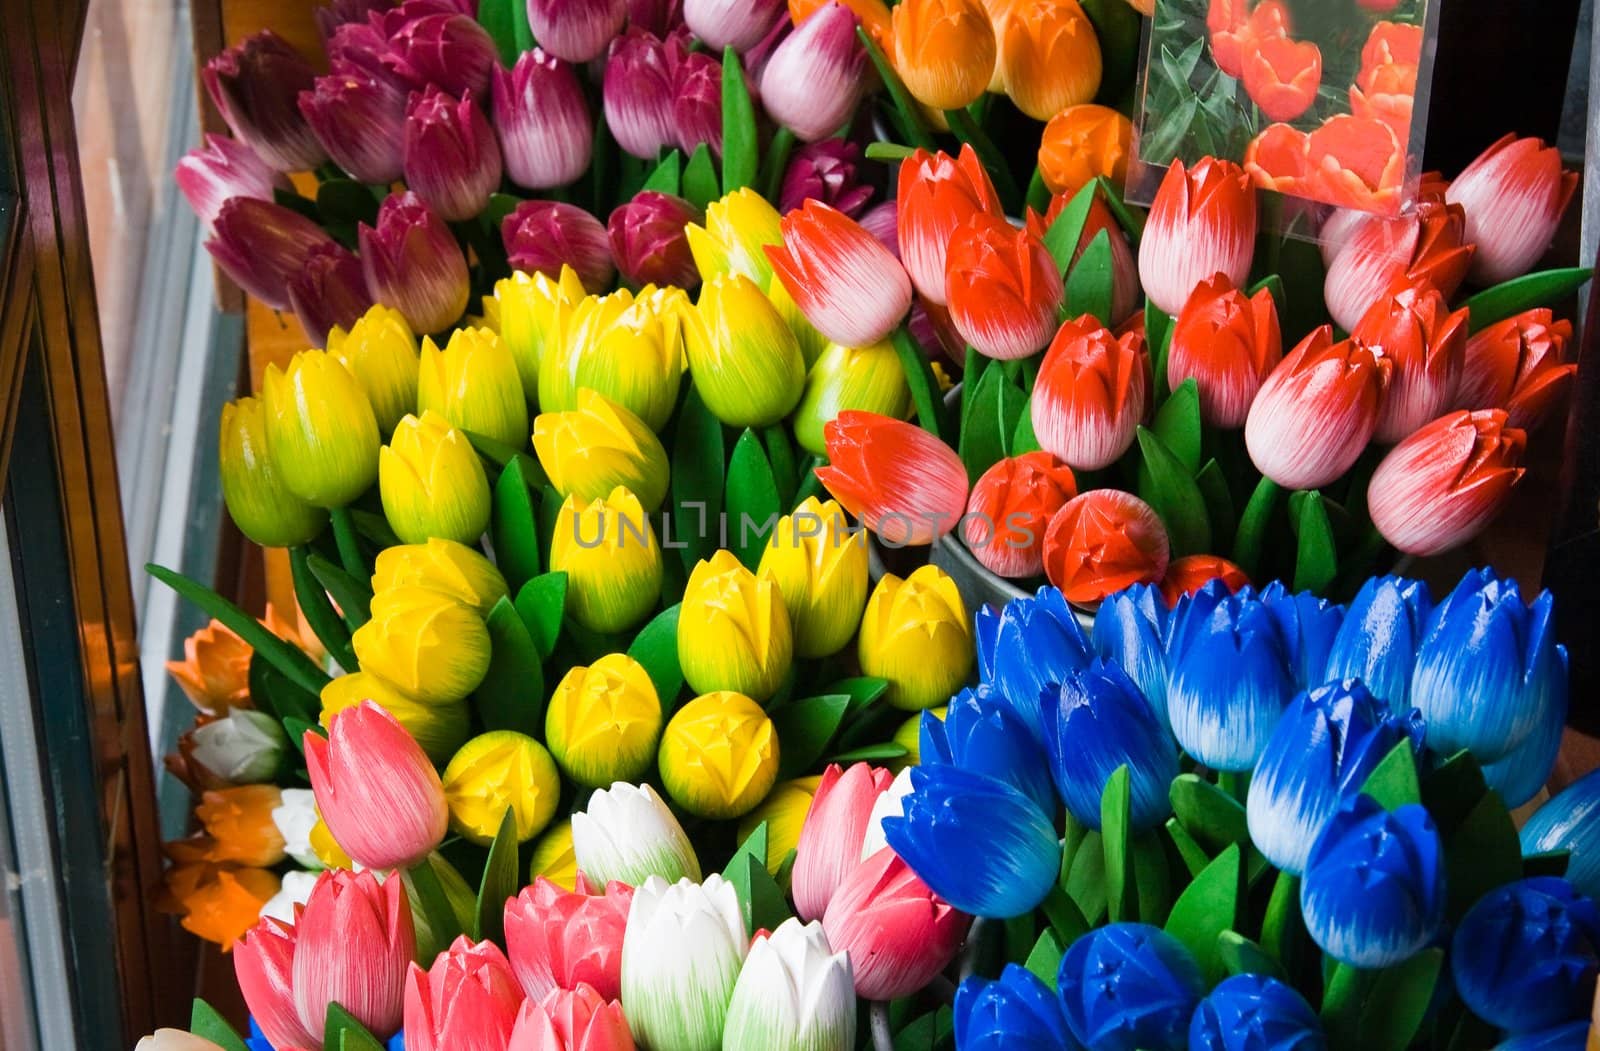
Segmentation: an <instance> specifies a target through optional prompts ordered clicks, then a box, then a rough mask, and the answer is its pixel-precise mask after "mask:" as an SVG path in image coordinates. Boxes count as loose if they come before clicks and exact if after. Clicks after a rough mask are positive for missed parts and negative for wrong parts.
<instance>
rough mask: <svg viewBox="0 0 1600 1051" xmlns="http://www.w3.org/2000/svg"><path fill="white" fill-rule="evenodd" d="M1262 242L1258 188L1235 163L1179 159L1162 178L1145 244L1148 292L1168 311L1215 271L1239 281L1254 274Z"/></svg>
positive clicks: (1143, 276)
mask: <svg viewBox="0 0 1600 1051" xmlns="http://www.w3.org/2000/svg"><path fill="white" fill-rule="evenodd" d="M1255 244H1256V191H1255V187H1254V186H1252V185H1251V182H1250V176H1249V175H1247V174H1246V173H1245V171H1244V169H1243V168H1240V167H1239V166H1238V165H1237V164H1234V163H1232V162H1230V161H1223V160H1217V159H1216V158H1214V157H1206V158H1203V159H1201V160H1200V161H1199V162H1198V163H1197V164H1195V166H1194V167H1193V168H1185V167H1184V164H1183V162H1182V161H1177V162H1174V163H1173V165H1172V167H1171V168H1169V169H1167V174H1166V177H1165V178H1163V179H1162V180H1161V188H1160V189H1159V190H1157V191H1156V199H1155V201H1154V203H1153V204H1152V205H1151V207H1150V218H1149V221H1148V222H1147V223H1146V224H1145V228H1144V239H1143V240H1142V241H1141V242H1140V244H1139V278H1140V280H1141V281H1142V283H1143V284H1144V290H1145V294H1146V295H1148V296H1149V297H1150V298H1151V300H1152V301H1154V302H1155V305H1156V306H1158V307H1160V308H1161V309H1162V310H1164V311H1166V312H1167V313H1168V314H1176V313H1177V312H1178V311H1179V310H1181V309H1183V304H1184V303H1186V302H1188V299H1189V293H1191V292H1193V291H1194V289H1195V286H1196V285H1198V284H1199V283H1200V282H1202V281H1206V280H1209V279H1210V278H1211V276H1212V275H1213V274H1227V275H1228V279H1229V280H1231V281H1232V282H1233V283H1234V284H1236V285H1242V284H1243V283H1244V281H1245V279H1246V278H1247V277H1249V276H1250V261H1251V259H1252V257H1253V256H1254V254H1255Z"/></svg>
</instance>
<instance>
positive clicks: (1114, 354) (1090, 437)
mask: <svg viewBox="0 0 1600 1051" xmlns="http://www.w3.org/2000/svg"><path fill="white" fill-rule="evenodd" d="M1149 405H1150V363H1149V361H1148V359H1147V358H1146V355H1145V352H1144V339H1143V338H1142V337H1140V336H1137V335H1132V334H1129V335H1124V336H1120V337H1118V336H1114V335H1112V334H1111V332H1109V331H1108V330H1107V329H1105V328H1104V327H1103V326H1101V324H1100V323H1099V322H1098V321H1096V320H1095V319H1094V318H1092V317H1088V316H1085V317H1081V318H1078V319H1077V320H1076V321H1068V322H1066V323H1065V324H1063V325H1062V326H1061V328H1060V330H1059V331H1057V332H1056V336H1055V339H1054V340H1052V341H1051V343H1050V349H1049V350H1048V351H1047V352H1046V353H1045V356H1044V361H1043V362H1042V363H1041V364H1040V366H1039V378H1038V381H1037V382H1036V383H1035V385H1034V389H1033V400H1032V404H1031V408H1030V411H1031V412H1032V414H1033V433H1034V435H1035V436H1036V437H1037V438H1038V439H1039V446H1040V447H1041V448H1043V449H1045V450H1047V451H1049V452H1051V453H1054V454H1055V455H1056V456H1057V457H1058V458H1059V459H1061V460H1062V461H1064V462H1066V463H1068V464H1070V465H1072V467H1074V468H1075V469H1077V470H1083V471H1098V470H1099V469H1100V468H1102V467H1106V466H1109V465H1110V464H1111V463H1113V462H1114V461H1115V460H1116V459H1117V457H1119V456H1121V455H1122V454H1123V453H1124V452H1126V451H1127V449H1128V446H1130V445H1132V444H1133V439H1134V434H1135V432H1136V431H1137V429H1138V426H1139V421H1141V420H1143V419H1144V416H1145V412H1146V410H1147V409H1148V408H1149Z"/></svg>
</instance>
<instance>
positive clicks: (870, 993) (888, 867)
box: [822, 847, 971, 1000]
mask: <svg viewBox="0 0 1600 1051" xmlns="http://www.w3.org/2000/svg"><path fill="white" fill-rule="evenodd" d="M970 924H971V917H969V916H967V915H966V913H963V912H958V911H957V910H956V908H955V907H954V906H953V905H951V904H950V903H949V902H947V901H945V900H944V899H943V898H941V897H939V896H938V895H937V894H935V893H934V892H933V891H932V890H930V889H929V888H928V885H927V884H926V883H924V882H922V880H920V879H918V878H917V874H916V873H914V872H912V871H911V866H909V865H907V864H906V863H905V862H904V861H902V860H901V859H900V856H899V855H898V854H896V853H895V852H894V851H892V850H890V849H888V848H887V847H885V848H884V849H882V850H879V851H878V852H877V853H876V854H874V855H872V857H870V858H868V859H867V860H866V861H863V862H861V863H860V864H858V865H857V866H856V867H855V868H854V870H852V871H851V873H850V875H849V876H847V877H846V878H845V880H844V882H843V883H842V884H841V885H840V886H839V888H838V890H837V891H835V893H834V895H833V897H832V899H831V900H830V901H829V902H828V910H827V912H826V913H825V914H824V915H823V917H822V930H823V933H825V934H826V935H827V936H828V944H829V945H830V946H831V947H832V948H833V950H834V951H835V952H846V953H849V954H850V962H851V965H852V966H853V967H854V968H855V982H856V995H857V996H859V997H861V998H862V999H864V1000H896V999H899V998H900V997H902V996H909V995H910V994H912V993H914V992H916V991H917V990H919V989H921V988H922V987H923V986H925V985H927V984H928V983H929V982H930V981H932V980H933V977H934V975H936V974H938V973H939V972H940V971H942V970H944V969H945V967H946V966H947V965H948V964H949V963H950V961H951V960H953V959H954V958H955V955H956V952H957V951H958V950H959V949H960V948H961V944H962V942H964V941H965V940H966V937H967V928H968V927H969V926H970Z"/></svg>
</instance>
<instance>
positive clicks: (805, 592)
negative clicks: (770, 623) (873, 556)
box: [760, 497, 867, 658]
mask: <svg viewBox="0 0 1600 1051" xmlns="http://www.w3.org/2000/svg"><path fill="white" fill-rule="evenodd" d="M760 573H761V574H762V575H767V574H770V575H771V577H772V580H773V582H774V583H775V584H776V585H777V588H778V592H779V594H780V595H781V596H782V598H783V606H784V608H785V610H787V612H788V614H789V618H790V621H791V623H792V626H793V629H794V649H795V653H796V654H797V655H799V656H801V657H806V658H818V657H826V656H830V655H832V654H834V653H837V652H838V651H839V650H841V649H843V648H844V646H845V645H846V644H847V643H848V642H849V641H850V639H851V638H853V637H854V636H855V633H856V626H857V625H858V624H860V622H861V613H862V610H863V609H864V608H865V606H866V602H867V545H866V538H865V537H864V536H863V535H862V534H861V533H859V532H856V531H851V530H849V528H848V527H847V525H846V523H845V518H844V509H843V508H841V507H840V506H839V505H838V504H836V503H834V502H833V501H831V500H830V501H828V502H827V503H821V502H819V501H818V500H817V498H816V497H807V498H806V499H805V500H804V501H802V502H801V504H800V505H799V506H798V507H796V508H795V510H794V513H793V514H791V515H785V516H784V517H782V518H780V519H778V524H777V526H776V527H775V528H774V529H773V531H772V538H771V539H770V540H769V541H768V542H767V548H766V551H765V552H764V553H763V554H762V556H761V566H760Z"/></svg>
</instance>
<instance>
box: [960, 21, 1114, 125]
mask: <svg viewBox="0 0 1600 1051" xmlns="http://www.w3.org/2000/svg"><path fill="white" fill-rule="evenodd" d="M998 25H999V30H998V36H999V63H998V65H997V66H996V69H995V72H996V74H997V75H998V76H999V77H1000V78H1001V80H1003V81H1004V83H1005V91H1006V94H1007V95H1009V96H1011V101H1012V102H1015V103H1016V104H1017V108H1018V109H1020V110H1021V111H1022V112H1024V113H1026V114H1027V115H1028V116H1030V117H1032V118H1033V119H1034V120H1050V119H1051V118H1052V117H1054V116H1055V115H1056V114H1058V113H1060V112H1061V111H1062V110H1063V109H1066V108H1067V107H1069V106H1078V105H1083V104H1085V103H1089V102H1093V101H1094V97H1095V95H1096V94H1097V93H1098V92H1099V90H1100V76H1101V59H1100V41H1099V39H1098V38H1097V37H1096V36H1095V31H1094V24H1093V23H1092V22H1090V21H1089V16H1088V15H1086V14H1084V13H1083V8H1081V7H1079V6H1078V4H1077V2H1076V0H1028V2H1026V3H1013V4H1011V5H1010V7H1009V10H1008V11H1007V13H1006V15H1005V17H1004V18H1003V19H1000V20H998ZM947 108H948V107H947Z"/></svg>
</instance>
